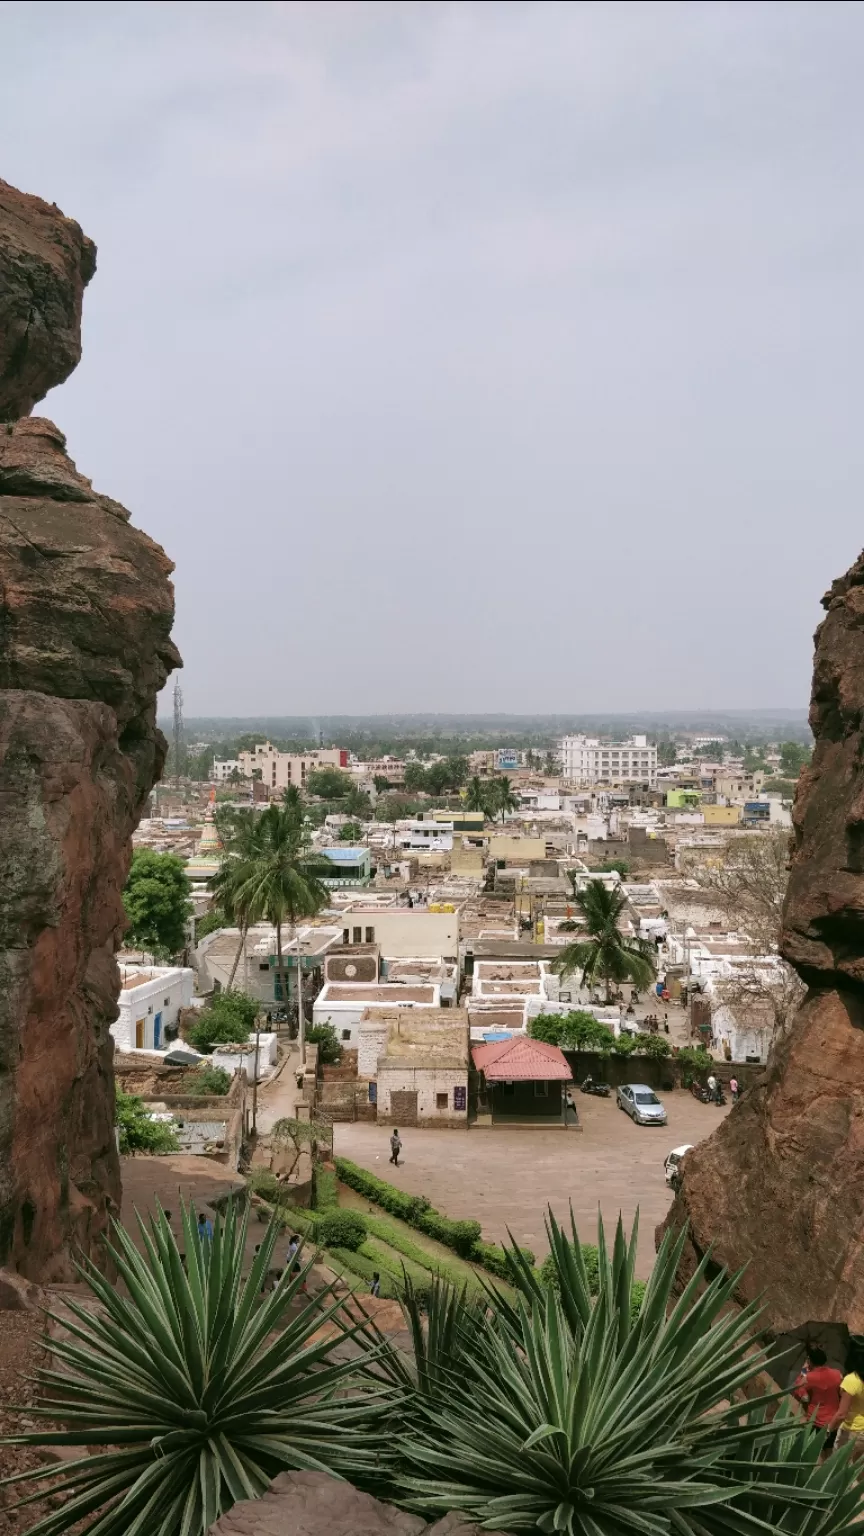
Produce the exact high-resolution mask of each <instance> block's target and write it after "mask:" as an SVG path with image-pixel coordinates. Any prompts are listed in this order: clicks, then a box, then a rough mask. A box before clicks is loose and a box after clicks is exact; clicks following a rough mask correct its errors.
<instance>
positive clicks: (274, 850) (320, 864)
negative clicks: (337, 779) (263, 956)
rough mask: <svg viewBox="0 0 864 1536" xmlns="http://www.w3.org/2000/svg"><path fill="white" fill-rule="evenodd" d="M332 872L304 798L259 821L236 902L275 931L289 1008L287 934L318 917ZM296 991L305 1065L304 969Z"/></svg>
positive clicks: (271, 809) (274, 805)
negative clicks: (315, 840)
mask: <svg viewBox="0 0 864 1536" xmlns="http://www.w3.org/2000/svg"><path fill="white" fill-rule="evenodd" d="M331 871H332V865H331V864H330V862H329V860H328V859H325V858H324V857H323V856H322V855H320V854H317V853H315V852H313V850H312V847H311V843H310V838H309V833H308V831H307V829H306V826H305V823H304V821H303V813H302V805H301V803H300V801H299V799H297V798H295V797H292V796H291V795H290V794H288V793H286V795H285V796H284V797H283V800H282V803H281V804H279V803H278V802H277V801H273V802H271V804H270V805H268V807H267V809H266V810H265V811H262V813H261V815H260V816H259V817H258V821H257V824H256V827H255V831H254V838H253V842H252V845H251V847H250V849H249V850H248V853H247V854H246V855H245V856H244V858H243V860H242V862H241V867H240V868H239V869H238V871H237V874H236V880H235V883H234V885H233V886H232V889H233V900H234V902H235V904H237V905H238V906H239V908H240V909H242V910H243V911H244V912H245V913H246V918H247V921H248V922H249V923H255V922H260V921H261V919H262V918H264V919H266V921H267V922H268V923H272V924H273V927H274V928H275V930H276V969H277V972H278V975H279V981H280V983H281V987H282V997H283V999H284V1001H285V1003H286V1006H287V1002H288V978H287V974H286V971H285V956H284V952H283V949H282V930H283V927H284V925H285V924H286V923H288V924H289V925H290V926H291V927H292V928H295V929H296V927H297V924H298V923H299V921H300V919H301V918H304V917H314V916H315V914H316V913H317V912H320V910H321V908H322V907H323V906H326V904H327V902H328V900H329V895H330V893H329V891H328V889H327V887H326V885H324V884H323V883H322V881H323V880H324V879H325V878H326V877H327V876H328V875H329V874H330V873H331ZM297 986H298V1009H297V1013H298V1038H299V1042H300V1056H301V1060H304V1061H305V1058H306V1020H305V1016H304V1013H303V1005H302V994H301V992H300V987H301V972H300V968H299V966H298V970H297Z"/></svg>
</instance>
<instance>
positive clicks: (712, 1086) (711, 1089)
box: [708, 1072, 717, 1104]
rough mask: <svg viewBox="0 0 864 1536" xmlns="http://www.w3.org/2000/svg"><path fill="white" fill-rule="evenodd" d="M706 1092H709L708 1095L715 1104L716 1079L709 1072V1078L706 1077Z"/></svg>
mask: <svg viewBox="0 0 864 1536" xmlns="http://www.w3.org/2000/svg"><path fill="white" fill-rule="evenodd" d="M708 1092H709V1094H710V1095H711V1098H712V1099H713V1100H714V1102H715V1104H716V1102H717V1079H716V1077H715V1076H714V1073H713V1072H711V1073H710V1074H709V1076H708Z"/></svg>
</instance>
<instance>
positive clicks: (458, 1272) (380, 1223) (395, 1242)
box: [366, 1216, 481, 1291]
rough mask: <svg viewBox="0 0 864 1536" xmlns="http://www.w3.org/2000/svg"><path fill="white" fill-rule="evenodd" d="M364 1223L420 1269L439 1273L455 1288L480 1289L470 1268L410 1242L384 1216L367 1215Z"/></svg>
mask: <svg viewBox="0 0 864 1536" xmlns="http://www.w3.org/2000/svg"><path fill="white" fill-rule="evenodd" d="M366 1225H367V1227H368V1228H369V1232H370V1235H371V1236H372V1237H377V1238H378V1239H379V1240H380V1241H381V1242H382V1243H386V1244H387V1246H388V1247H389V1248H395V1250H396V1252H397V1253H400V1254H401V1255H402V1257H403V1258H405V1259H410V1260H411V1262H412V1263H414V1264H419V1265H420V1267H421V1268H422V1269H426V1270H431V1271H432V1273H433V1274H435V1275H440V1277H441V1279H442V1280H447V1281H449V1283H450V1284H451V1285H455V1287H456V1289H457V1290H460V1291H461V1289H462V1287H463V1286H464V1285H467V1286H469V1287H470V1288H471V1289H472V1290H474V1291H479V1290H480V1289H481V1283H480V1281H479V1280H478V1279H477V1277H476V1276H475V1275H474V1274H473V1272H472V1271H471V1270H470V1269H463V1268H461V1267H460V1266H459V1265H457V1264H455V1263H451V1262H450V1261H449V1260H447V1259H438V1258H436V1257H435V1255H434V1254H432V1253H429V1252H427V1250H426V1249H425V1248H421V1247H419V1246H418V1244H417V1243H412V1241H411V1239H410V1237H406V1236H405V1234H404V1232H400V1231H399V1228H398V1227H396V1226H394V1225H393V1223H392V1222H391V1221H389V1220H388V1218H387V1217H386V1216H367V1217H366Z"/></svg>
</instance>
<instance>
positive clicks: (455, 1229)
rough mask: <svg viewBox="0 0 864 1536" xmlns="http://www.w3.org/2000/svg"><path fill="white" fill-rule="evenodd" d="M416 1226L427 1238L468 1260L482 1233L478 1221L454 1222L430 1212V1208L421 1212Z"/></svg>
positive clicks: (449, 1218)
mask: <svg viewBox="0 0 864 1536" xmlns="http://www.w3.org/2000/svg"><path fill="white" fill-rule="evenodd" d="M417 1226H418V1227H419V1229H420V1231H421V1232H425V1233H426V1235H427V1237H434V1238H435V1240H436V1242H439V1243H443V1244H444V1246H445V1247H446V1248H452V1249H453V1251H454V1253H458V1254H459V1257H460V1258H462V1259H470V1257H471V1255H472V1253H473V1252H474V1248H475V1246H476V1244H477V1242H478V1241H479V1238H480V1233H481V1231H482V1228H481V1226H480V1223H479V1221H454V1220H453V1218H452V1217H450V1216H442V1215H441V1212H440V1211H434V1210H432V1208H431V1206H430V1208H429V1210H428V1211H422V1212H421V1214H420V1217H419V1219H418V1221H417Z"/></svg>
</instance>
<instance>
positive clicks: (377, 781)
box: [372, 773, 390, 795]
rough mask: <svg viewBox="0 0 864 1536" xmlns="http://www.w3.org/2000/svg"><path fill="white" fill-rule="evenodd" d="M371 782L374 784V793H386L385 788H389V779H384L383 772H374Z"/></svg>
mask: <svg viewBox="0 0 864 1536" xmlns="http://www.w3.org/2000/svg"><path fill="white" fill-rule="evenodd" d="M372 783H373V784H374V785H375V793H376V795H383V794H386V792H387V790H388V789H389V788H390V780H389V779H385V777H384V775H383V773H376V774H375V775H374V777H373V779H372Z"/></svg>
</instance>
